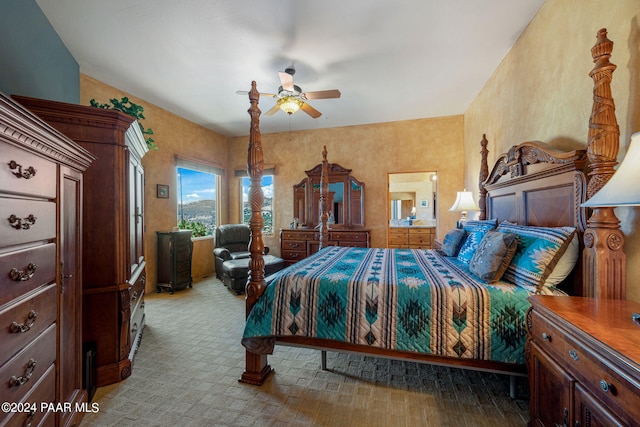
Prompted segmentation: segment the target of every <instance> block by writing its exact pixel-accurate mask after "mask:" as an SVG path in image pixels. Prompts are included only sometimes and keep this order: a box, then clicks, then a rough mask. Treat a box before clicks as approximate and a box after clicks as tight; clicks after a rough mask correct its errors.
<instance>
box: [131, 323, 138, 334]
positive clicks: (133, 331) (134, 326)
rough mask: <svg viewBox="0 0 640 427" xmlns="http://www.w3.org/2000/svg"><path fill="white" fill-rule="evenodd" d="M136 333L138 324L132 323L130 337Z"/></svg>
mask: <svg viewBox="0 0 640 427" xmlns="http://www.w3.org/2000/svg"><path fill="white" fill-rule="evenodd" d="M137 332H138V324H137V323H134V324H133V327H132V328H131V335H135V334H136V333H137Z"/></svg>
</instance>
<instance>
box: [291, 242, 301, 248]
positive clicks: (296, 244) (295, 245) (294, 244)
mask: <svg viewBox="0 0 640 427" xmlns="http://www.w3.org/2000/svg"><path fill="white" fill-rule="evenodd" d="M291 247H292V248H299V247H300V244H299V243H291Z"/></svg>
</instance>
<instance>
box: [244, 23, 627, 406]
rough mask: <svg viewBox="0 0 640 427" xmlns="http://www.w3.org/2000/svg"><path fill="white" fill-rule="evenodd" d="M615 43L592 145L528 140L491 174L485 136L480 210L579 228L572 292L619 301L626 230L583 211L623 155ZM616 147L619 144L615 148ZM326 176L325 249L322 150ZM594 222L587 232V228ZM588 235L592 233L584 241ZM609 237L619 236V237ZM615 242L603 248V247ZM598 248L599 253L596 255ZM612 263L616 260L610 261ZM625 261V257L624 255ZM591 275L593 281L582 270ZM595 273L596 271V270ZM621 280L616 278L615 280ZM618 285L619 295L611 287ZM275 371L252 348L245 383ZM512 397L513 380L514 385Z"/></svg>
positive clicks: (515, 368) (257, 208)
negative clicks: (567, 146) (579, 258)
mask: <svg viewBox="0 0 640 427" xmlns="http://www.w3.org/2000/svg"><path fill="white" fill-rule="evenodd" d="M611 48H612V43H611V42H610V41H609V40H608V39H607V38H606V30H600V32H599V33H598V41H597V43H596V45H595V46H594V48H593V49H592V53H593V58H594V62H596V66H595V67H594V70H593V71H592V72H591V76H592V77H593V79H594V82H595V83H594V105H593V113H592V115H591V118H590V120H589V129H590V131H589V138H590V140H589V145H588V147H587V150H575V151H571V152H562V151H558V150H555V149H553V148H551V147H549V146H547V145H546V144H544V143H540V142H525V143H522V144H520V145H517V146H514V147H512V148H511V149H510V150H509V152H508V153H505V154H503V155H501V156H500V157H499V158H498V159H497V161H496V163H495V165H494V166H493V168H492V169H491V171H489V167H488V163H487V157H488V151H487V148H486V147H487V140H486V137H485V136H484V135H483V138H482V141H481V146H482V151H481V154H482V165H481V168H480V200H479V204H480V208H481V214H480V218H481V219H486V218H498V220H499V221H502V220H509V221H512V222H516V223H518V224H523V225H536V226H547V227H549V226H560V225H573V226H575V227H576V228H577V230H578V233H577V235H578V236H579V238H580V243H581V246H580V247H581V248H582V247H583V241H586V242H587V243H586V246H587V248H586V249H585V251H584V255H583V258H584V259H583V264H584V265H583V266H582V267H581V266H578V267H576V268H575V269H574V273H573V274H572V278H571V280H569V286H568V289H567V291H568V292H569V293H571V294H573V295H598V296H600V297H610V298H612V297H616V296H617V297H618V298H619V297H620V295H621V294H622V295H624V292H623V291H622V293H621V292H620V288H622V289H624V283H622V284H620V283H619V282H620V280H623V279H620V278H624V275H625V270H624V267H625V266H624V259H622V263H621V262H620V254H619V253H615V252H622V251H621V238H620V236H621V233H620V232H619V228H618V226H617V223H618V221H617V219H616V218H615V215H614V214H613V209H612V208H603V209H599V210H596V211H595V212H594V216H595V217H596V219H597V221H592V220H589V221H587V220H586V215H587V212H585V209H584V208H582V207H580V204H581V203H583V202H584V201H585V200H586V199H587V198H588V196H589V197H590V196H591V195H593V194H595V192H596V191H597V189H599V188H601V187H602V186H603V185H604V184H605V183H606V181H607V180H608V179H609V177H610V176H611V175H612V174H613V171H614V169H613V166H615V164H616V163H615V159H616V156H617V151H618V149H617V146H618V144H619V131H618V127H617V124H616V122H615V114H613V113H612V111H611V109H613V108H614V107H613V99H612V98H611V91H610V86H609V85H610V81H611V72H612V71H613V69H615V66H614V65H613V64H610V63H609V61H608V58H609V55H610V53H611ZM259 97H260V94H259V93H258V90H257V88H256V83H255V81H254V82H252V83H251V91H250V92H249V100H250V103H251V107H250V108H249V110H248V112H249V115H250V116H251V129H250V136H249V148H248V161H247V168H248V173H249V177H250V179H251V186H250V190H249V199H250V203H251V210H252V215H251V219H250V228H251V233H252V239H251V243H250V247H249V250H250V253H251V261H250V263H249V269H250V272H249V281H248V283H247V287H246V313H247V316H248V314H249V312H250V311H251V308H252V307H253V305H254V304H255V302H256V301H257V299H258V298H259V296H260V295H261V294H262V292H263V291H264V289H265V287H266V283H265V277H264V260H263V258H262V253H263V249H264V244H263V240H262V227H263V219H262V214H261V208H262V204H263V200H264V196H263V194H262V189H261V180H262V173H263V154H262V141H261V135H260V114H261V112H260V109H259V108H258V101H259ZM613 146H615V147H613ZM322 154H323V174H322V176H321V196H320V197H321V198H320V209H321V212H322V214H321V215H320V228H319V232H320V244H321V247H322V245H323V243H324V242H326V241H328V238H327V233H328V227H327V218H328V215H327V213H326V208H325V207H324V200H325V198H324V194H326V192H327V170H328V169H327V167H326V166H327V165H328V161H327V152H326V147H325V148H324V150H323V153H322ZM587 159H588V160H590V167H591V172H590V173H589V174H588V176H589V177H590V180H589V181H590V182H594V180H596V181H597V183H598V185H597V186H593V185H592V184H590V183H589V182H588V180H587V175H586V173H585V168H586V165H587ZM587 224H588V227H587ZM583 236H586V237H585V238H584V239H583ZM611 236H614V237H613V238H612V237H611ZM603 241H604V242H613V244H608V245H607V244H605V245H604V248H603V247H602V246H603V245H602V244H601V243H600V242H603ZM596 248H597V250H596ZM612 258H613V259H614V260H613V261H611V259H612ZM622 258H624V254H622ZM603 263H606V264H608V267H607V268H608V269H609V270H612V269H613V270H614V271H609V272H608V273H607V276H603V275H601V274H599V273H598V271H599V269H600V268H601V264H603ZM583 271H586V272H587V275H589V278H588V280H586V278H584V277H583V274H582V272H583ZM594 272H595V273H594ZM612 277H613V278H615V279H616V280H613V279H611V278H612ZM612 288H614V289H615V291H612V290H611V289H612ZM274 340H275V342H276V343H278V344H283V345H293V346H298V347H311V348H315V349H319V350H322V364H323V368H324V365H325V362H326V354H325V351H327V350H329V351H338V352H354V353H366V354H370V355H374V356H378V357H387V358H393V359H403V360H411V361H417V362H424V363H431V364H440V365H447V366H456V367H461V368H468V369H474V370H483V371H490V372H498V373H504V374H508V375H511V376H512V380H513V379H515V376H525V375H526V366H525V365H514V364H507V363H500V362H491V361H481V360H472V359H454V358H449V357H442V356H435V355H425V354H419V353H414V352H406V351H397V350H386V349H381V348H375V347H368V346H362V345H354V344H349V343H344V342H339V341H332V340H326V339H317V338H306V337H278V338H274ZM271 372H272V369H271V367H270V366H269V365H268V363H267V356H266V355H264V354H255V353H252V352H249V351H247V350H246V365H245V371H244V372H243V374H242V376H241V378H240V380H239V381H241V382H244V383H249V384H254V385H262V384H263V383H264V381H265V380H266V378H267V377H268V375H269V374H270V373H271ZM511 387H512V390H511V391H512V395H513V394H514V388H515V381H512V382H511Z"/></svg>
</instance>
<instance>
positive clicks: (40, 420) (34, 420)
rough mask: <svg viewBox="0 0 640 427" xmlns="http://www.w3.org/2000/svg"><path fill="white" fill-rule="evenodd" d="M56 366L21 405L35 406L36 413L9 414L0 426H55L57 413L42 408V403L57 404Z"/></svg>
mask: <svg viewBox="0 0 640 427" xmlns="http://www.w3.org/2000/svg"><path fill="white" fill-rule="evenodd" d="M55 368H56V366H55V365H51V366H49V369H47V372H45V374H44V375H43V376H42V378H41V379H40V381H38V382H37V383H36V384H35V385H34V387H33V389H32V390H31V391H30V392H29V393H28V394H27V395H26V396H25V397H24V400H23V401H22V402H21V403H28V406H29V408H32V407H33V405H36V406H35V409H36V410H35V412H32V413H30V412H29V411H27V412H14V413H11V414H9V415H10V416H8V417H7V419H6V420H4V421H3V420H2V417H0V425H2V426H3V427H24V426H27V425H30V426H39V427H45V426H47V427H48V426H50V427H54V426H55V418H56V417H55V412H53V411H47V408H46V407H45V408H44V410H43V408H42V407H41V406H40V405H41V404H42V403H47V404H48V403H50V402H55V399H56V396H55V390H56V369H55Z"/></svg>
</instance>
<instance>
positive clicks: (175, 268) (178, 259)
mask: <svg viewBox="0 0 640 427" xmlns="http://www.w3.org/2000/svg"><path fill="white" fill-rule="evenodd" d="M156 234H157V235H158V263H157V265H158V284H157V285H156V287H157V290H158V292H160V291H162V289H168V290H169V293H171V294H172V293H173V291H180V290H183V289H184V288H186V287H187V286H188V287H191V286H192V283H193V277H192V276H191V254H192V252H193V242H192V241H191V230H180V231H157V232H156Z"/></svg>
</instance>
